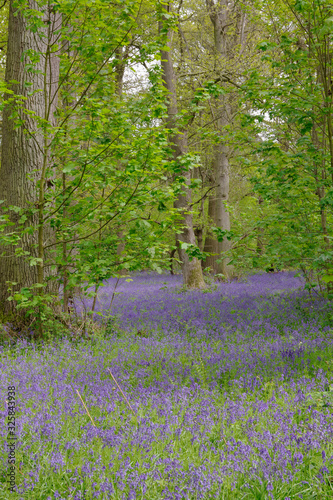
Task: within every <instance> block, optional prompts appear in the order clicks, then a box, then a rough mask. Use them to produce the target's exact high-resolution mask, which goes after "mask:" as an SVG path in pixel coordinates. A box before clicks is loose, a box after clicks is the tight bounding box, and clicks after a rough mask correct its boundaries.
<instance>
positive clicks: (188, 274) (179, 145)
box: [160, 2, 206, 288]
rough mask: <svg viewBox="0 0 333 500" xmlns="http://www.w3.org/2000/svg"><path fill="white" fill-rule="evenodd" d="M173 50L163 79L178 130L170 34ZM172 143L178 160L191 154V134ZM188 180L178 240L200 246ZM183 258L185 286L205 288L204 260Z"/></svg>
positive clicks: (180, 202)
mask: <svg viewBox="0 0 333 500" xmlns="http://www.w3.org/2000/svg"><path fill="white" fill-rule="evenodd" d="M162 8H163V10H164V11H165V12H169V11H170V2H168V3H166V4H164V5H163V7H162ZM166 26H167V20H166V18H165V17H164V16H163V14H162V20H161V23H160V29H161V30H167V27H166ZM167 37H168V47H169V50H168V51H166V50H162V51H161V59H162V71H163V80H164V84H165V87H166V89H167V90H168V92H169V99H168V124H167V127H168V128H170V129H174V128H175V127H176V115H177V113H178V103H177V92H176V75H175V72H174V68H173V61H172V56H171V51H170V49H171V40H170V38H171V37H170V31H168V33H167ZM170 144H171V146H172V149H173V157H174V160H176V161H177V160H179V159H180V158H181V157H182V156H183V155H184V154H186V153H187V135H186V131H182V132H181V133H180V132H175V133H173V134H172V135H171V136H170ZM181 175H182V176H183V177H185V179H186V185H184V187H183V190H182V191H181V193H180V194H179V195H178V198H177V200H176V201H175V208H177V209H178V210H179V211H180V213H181V214H182V218H183V220H182V222H181V228H182V229H181V233H180V234H178V235H177V239H178V241H183V242H184V243H188V244H191V245H196V239H195V234H194V228H193V216H192V213H191V212H190V204H191V192H190V188H189V187H188V185H189V183H190V180H191V179H190V172H188V171H186V170H184V171H183V172H182V174H181ZM179 253H180V259H181V261H182V272H183V279H184V285H186V286H188V287H189V288H205V287H206V285H205V282H204V279H203V274H202V269H201V264H200V261H199V260H198V259H197V258H193V259H192V260H190V258H189V256H188V254H187V253H186V252H185V250H183V249H181V248H180V249H179Z"/></svg>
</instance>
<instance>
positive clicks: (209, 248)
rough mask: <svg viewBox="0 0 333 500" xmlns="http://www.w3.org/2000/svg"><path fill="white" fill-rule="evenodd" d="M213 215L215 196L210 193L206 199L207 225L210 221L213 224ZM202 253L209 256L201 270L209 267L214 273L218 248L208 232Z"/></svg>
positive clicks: (214, 211) (214, 239)
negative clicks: (206, 253)
mask: <svg viewBox="0 0 333 500" xmlns="http://www.w3.org/2000/svg"><path fill="white" fill-rule="evenodd" d="M215 214H216V196H215V193H212V194H211V195H210V196H209V197H208V219H209V225H210V224H211V221H213V222H215ZM204 252H208V253H209V254H210V255H208V257H207V258H206V260H205V261H204V262H203V268H204V269H205V268H207V267H209V268H210V269H211V270H212V272H215V271H216V256H217V252H218V248H217V241H216V238H214V237H213V236H212V234H211V233H210V232H208V234H207V236H206V239H205V245H204Z"/></svg>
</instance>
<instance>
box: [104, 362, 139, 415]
mask: <svg viewBox="0 0 333 500" xmlns="http://www.w3.org/2000/svg"><path fill="white" fill-rule="evenodd" d="M108 370H109V372H110V375H111V377H112V378H113V380H114V381H115V383H116V385H117V387H118V389H119V390H120V392H121V393H122V395H123V397H124V399H125V401H126V403H127V404H128V406H129V408H130V410H131V411H132V413H133V415H135V412H134V410H133V408H132V407H131V405H130V404H129V402H128V399H127V397H126V396H125V394H124V393H123V391H122V390H121V389H120V387H119V385H118V382H117V381H116V379H115V378H114V376H113V375H112V373H111V370H110V368H108Z"/></svg>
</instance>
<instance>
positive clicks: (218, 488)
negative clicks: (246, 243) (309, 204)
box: [0, 272, 333, 500]
mask: <svg viewBox="0 0 333 500" xmlns="http://www.w3.org/2000/svg"><path fill="white" fill-rule="evenodd" d="M116 283H117V282H116V280H110V282H109V283H108V284H106V286H104V287H103V288H100V289H99V290H98V300H97V302H96V304H97V307H96V319H97V321H98V322H99V324H100V325H101V324H102V323H104V324H105V325H106V328H104V329H103V328H102V326H96V328H95V333H94V335H93V336H90V337H89V338H87V339H80V340H75V339H73V340H69V339H66V340H61V341H57V343H48V344H45V345H43V346H38V345H36V344H32V343H28V342H27V341H22V342H19V343H18V344H17V345H16V347H15V349H14V348H12V347H11V348H10V347H9V346H2V347H1V348H0V376H1V384H0V391H1V407H0V413H1V415H0V417H1V422H2V426H1V427H0V432H1V434H0V450H1V451H0V464H1V471H0V499H1V500H7V499H28V500H37V499H40V500H53V499H66V500H67V499H72V500H79V499H80V500H82V499H86V500H88V499H89V500H90V499H94V498H97V499H114V500H116V499H117V500H118V499H119V500H120V499H121V500H134V499H142V500H167V499H168V500H187V499H188V500H199V499H205V500H213V499H214V500H215V499H226V500H229V499H230V500H238V499H243V498H244V499H245V498H246V499H262V500H264V499H275V500H288V499H289V500H291V499H298V498H302V499H303V500H305V499H309V500H310V499H333V304H331V303H328V302H327V301H326V300H325V299H324V298H322V297H320V296H319V295H317V294H316V292H315V291H314V292H313V295H312V296H309V294H308V292H306V291H305V290H304V289H303V283H302V281H301V279H300V278H297V277H295V275H294V274H293V273H287V272H280V273H276V274H258V275H254V276H249V277H248V278H247V279H243V280H242V281H239V282H232V283H219V284H211V286H210V288H209V289H207V291H205V292H199V291H192V292H189V291H184V290H183V289H182V287H181V277H180V276H178V275H176V276H170V275H155V274H146V273H141V274H138V275H137V276H134V277H133V278H132V281H126V279H122V280H120V281H119V282H118V284H117V286H116ZM91 301H92V299H91V300H90V299H89V300H88V299H87V300H85V301H82V302H81V303H79V304H77V308H78V310H79V311H81V312H83V311H84V310H88V309H89V306H91ZM8 387H10V388H14V387H15V390H14V391H13V390H12V391H13V392H14V401H15V433H16V436H17V440H16V441H15V442H16V446H15V460H16V463H15V476H16V477H15V483H16V492H15V493H12V492H9V491H8V478H7V458H8V457H7V456H8V449H7V444H6V443H7V433H8V426H7V423H6V422H7V420H8V412H9V410H8V407H9V406H10V404H9V400H10V401H13V396H12V393H11V396H10V397H9V396H8V395H9V392H8Z"/></svg>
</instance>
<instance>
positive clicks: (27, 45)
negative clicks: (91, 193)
mask: <svg viewBox="0 0 333 500" xmlns="http://www.w3.org/2000/svg"><path fill="white" fill-rule="evenodd" d="M28 3H29V8H30V9H36V10H39V11H40V10H41V9H40V7H39V5H38V4H37V3H36V2H34V1H33V0H29V2H28ZM43 20H44V21H45V28H44V29H42V30H41V31H43V33H42V35H43V38H42V37H41V36H40V33H33V32H32V31H30V30H29V28H28V21H27V19H26V18H25V17H24V16H23V15H22V13H21V12H20V11H19V10H18V9H17V7H16V6H15V5H14V2H13V1H11V2H10V9H9V28H8V47H7V61H6V74H5V80H6V82H7V84H8V86H9V88H10V89H11V90H12V91H13V92H14V94H15V95H16V96H23V97H24V99H25V100H24V101H23V106H24V108H25V110H26V111H25V110H19V111H18V117H19V118H20V119H21V120H22V124H21V125H20V126H19V127H16V125H15V122H14V120H13V119H12V115H13V114H14V113H15V111H16V109H17V107H16V105H15V102H12V103H11V104H10V105H7V106H6V108H5V109H4V112H3V133H2V147H1V169H0V200H3V203H2V204H1V206H0V207H1V212H0V215H6V214H8V215H9V219H10V222H11V223H12V225H11V226H10V227H7V228H5V234H8V233H12V232H15V231H19V227H18V223H19V218H20V215H19V214H18V213H16V212H15V211H13V210H11V211H9V212H5V210H4V209H5V208H6V207H9V206H13V207H19V208H20V209H22V210H23V213H24V214H25V215H26V216H27V217H28V218H27V220H26V223H25V226H26V227H34V229H35V230H34V231H33V232H32V233H25V234H23V235H22V240H21V242H20V246H21V247H22V249H23V251H24V252H29V253H30V255H31V256H33V257H39V258H41V259H42V260H43V261H44V259H45V258H47V256H45V255H44V252H43V247H44V244H45V243H48V242H50V241H52V240H53V238H54V233H53V231H52V230H51V229H50V227H48V226H47V227H46V226H45V227H44V222H43V209H44V202H45V189H46V188H47V184H46V181H47V179H46V169H47V167H48V161H49V158H50V155H49V141H50V136H49V135H47V132H46V130H44V131H43V129H42V127H41V126H38V123H37V120H36V118H34V115H37V116H38V117H40V118H43V119H46V120H47V121H48V122H49V123H50V124H51V125H52V124H54V111H55V107H56V102H57V86H58V77H59V60H58V57H57V56H56V55H54V54H52V50H51V46H52V43H53V42H54V41H55V35H54V34H53V33H54V31H55V30H56V29H57V28H59V23H60V17H59V15H58V14H57V13H56V12H54V10H53V7H52V6H51V5H45V6H44V7H43ZM28 50H31V51H36V52H39V53H40V54H41V56H40V59H39V62H38V63H37V64H34V67H33V71H31V70H30V71H29V69H28V68H27V67H26V65H27V63H29V58H28V56H27V55H26V54H25V53H26V51H28ZM36 70H37V71H36ZM13 80H15V82H17V83H10V82H11V81H13ZM27 82H29V83H30V85H26V83H27ZM8 97H10V96H5V99H6V98H8ZM30 113H32V114H30ZM36 208H37V209H38V211H37V212H36V210H34V213H32V210H33V209H36ZM15 248H16V247H15V246H13V245H11V246H7V245H6V246H4V245H2V247H1V248H0V255H1V254H3V255H2V256H1V257H0V311H1V312H2V314H4V315H7V314H11V313H12V312H13V311H14V306H15V304H13V302H10V301H8V300H6V299H7V297H8V284H7V283H6V282H15V283H17V285H15V288H14V289H17V290H19V289H20V288H22V287H30V286H32V285H33V284H35V283H38V282H39V283H40V282H41V280H42V281H43V280H44V277H45V276H47V275H49V274H50V273H51V271H50V267H48V268H46V269H45V266H44V262H43V261H42V262H40V264H39V265H38V266H36V265H29V260H28V259H27V258H26V257H17V256H16V255H15ZM44 273H45V274H44Z"/></svg>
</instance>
